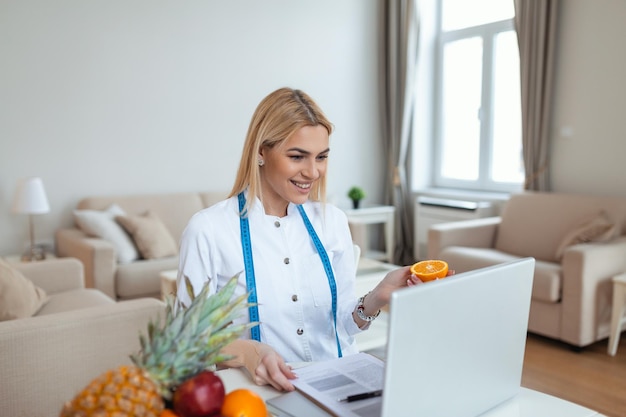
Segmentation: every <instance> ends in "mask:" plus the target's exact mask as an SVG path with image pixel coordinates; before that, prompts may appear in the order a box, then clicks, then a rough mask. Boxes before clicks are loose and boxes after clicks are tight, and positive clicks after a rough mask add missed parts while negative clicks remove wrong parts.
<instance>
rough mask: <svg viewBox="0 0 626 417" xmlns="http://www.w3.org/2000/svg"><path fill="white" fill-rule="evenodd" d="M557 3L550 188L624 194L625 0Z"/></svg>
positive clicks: (625, 125) (602, 193)
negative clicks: (556, 63) (561, 9)
mask: <svg viewBox="0 0 626 417" xmlns="http://www.w3.org/2000/svg"><path fill="white" fill-rule="evenodd" d="M561 4H562V8H563V13H562V15H561V16H560V18H561V19H560V33H559V49H560V50H559V60H558V66H557V75H556V95H557V99H558V100H557V102H556V103H555V105H554V109H555V112H554V126H553V137H554V141H553V146H552V167H553V170H552V185H553V189H554V190H555V191H562V192H579V193H591V194H598V195H617V196H626V163H625V155H626V47H625V46H624V40H625V39H626V25H624V22H625V21H626V1H624V0H596V1H589V0H567V1H562V2H561ZM568 131H569V132H568Z"/></svg>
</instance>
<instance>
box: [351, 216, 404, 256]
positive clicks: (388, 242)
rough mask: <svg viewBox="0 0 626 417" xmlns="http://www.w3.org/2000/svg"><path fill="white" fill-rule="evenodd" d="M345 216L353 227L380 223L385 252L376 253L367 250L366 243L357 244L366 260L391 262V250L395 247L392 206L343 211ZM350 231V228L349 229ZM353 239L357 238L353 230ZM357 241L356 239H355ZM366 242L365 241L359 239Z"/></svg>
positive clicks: (359, 242)
mask: <svg viewBox="0 0 626 417" xmlns="http://www.w3.org/2000/svg"><path fill="white" fill-rule="evenodd" d="M344 211H345V213H346V216H347V217H348V223H349V224H350V226H354V225H369V224H378V223H382V224H383V225H384V233H385V252H384V253H382V254H381V253H377V252H374V251H370V250H367V247H368V245H367V242H365V241H358V242H356V241H355V242H354V243H357V244H358V245H359V246H361V248H363V250H364V256H365V257H367V258H373V259H377V260H379V261H387V262H392V261H393V250H394V246H395V241H394V227H395V226H394V217H395V212H396V208H395V207H393V206H371V207H363V208H358V209H348V210H344ZM351 229H352V227H351ZM352 234H353V236H352V237H353V239H355V238H356V237H357V236H356V235H357V233H356V231H355V230H352ZM355 240H358V239H355ZM361 240H366V239H361Z"/></svg>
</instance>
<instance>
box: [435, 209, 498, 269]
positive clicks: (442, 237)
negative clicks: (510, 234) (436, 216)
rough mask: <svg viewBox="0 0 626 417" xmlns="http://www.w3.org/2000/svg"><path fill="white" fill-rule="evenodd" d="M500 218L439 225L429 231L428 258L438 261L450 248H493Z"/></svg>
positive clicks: (485, 218)
mask: <svg viewBox="0 0 626 417" xmlns="http://www.w3.org/2000/svg"><path fill="white" fill-rule="evenodd" d="M499 224H500V217H484V218H481V219H471V220H461V221H455V222H448V223H439V224H435V225H432V226H430V228H429V229H428V258H429V259H437V258H438V257H439V254H440V253H441V251H442V249H444V248H446V247H448V246H470V247H474V248H492V247H493V245H494V243H495V239H496V232H497V230H498V225H499Z"/></svg>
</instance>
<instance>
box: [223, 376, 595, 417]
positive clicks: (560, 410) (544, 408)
mask: <svg viewBox="0 0 626 417" xmlns="http://www.w3.org/2000/svg"><path fill="white" fill-rule="evenodd" d="M217 374H218V375H219V376H220V378H222V382H224V387H225V388H226V392H230V391H232V390H234V389H237V388H248V389H251V390H253V391H255V392H256V393H257V394H259V395H260V396H261V397H262V398H263V399H264V400H268V399H270V398H273V397H276V396H278V395H281V392H278V391H276V390H275V389H274V388H271V387H269V386H258V385H255V384H253V383H252V382H251V381H250V378H249V377H248V375H247V374H246V373H245V371H242V370H239V369H225V370H222V371H218V372H217ZM310 406H311V407H314V408H316V406H315V405H314V404H313V403H310ZM303 412H305V410H303ZM316 414H317V413H316ZM302 415H303V416H304V415H305V414H302ZM557 416H558V417H600V416H601V414H598V413H597V412H595V411H593V410H590V409H588V408H585V407H582V406H580V405H577V404H574V403H571V402H569V401H565V400H562V399H560V398H557V397H553V396H551V395H548V394H544V393H541V392H539V391H534V390H530V389H528V388H521V389H520V392H519V394H518V395H517V396H515V397H513V398H511V399H510V400H508V401H505V402H504V403H502V404H500V405H499V406H497V407H495V408H493V409H491V410H489V411H487V412H486V413H484V414H482V415H481V417H557Z"/></svg>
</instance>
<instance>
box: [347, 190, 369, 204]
mask: <svg viewBox="0 0 626 417" xmlns="http://www.w3.org/2000/svg"><path fill="white" fill-rule="evenodd" d="M348 197H349V198H350V200H352V207H354V208H355V209H358V208H359V203H360V202H361V200H362V199H364V198H365V191H363V189H362V188H360V187H356V186H355V187H352V188H350V190H348Z"/></svg>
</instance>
